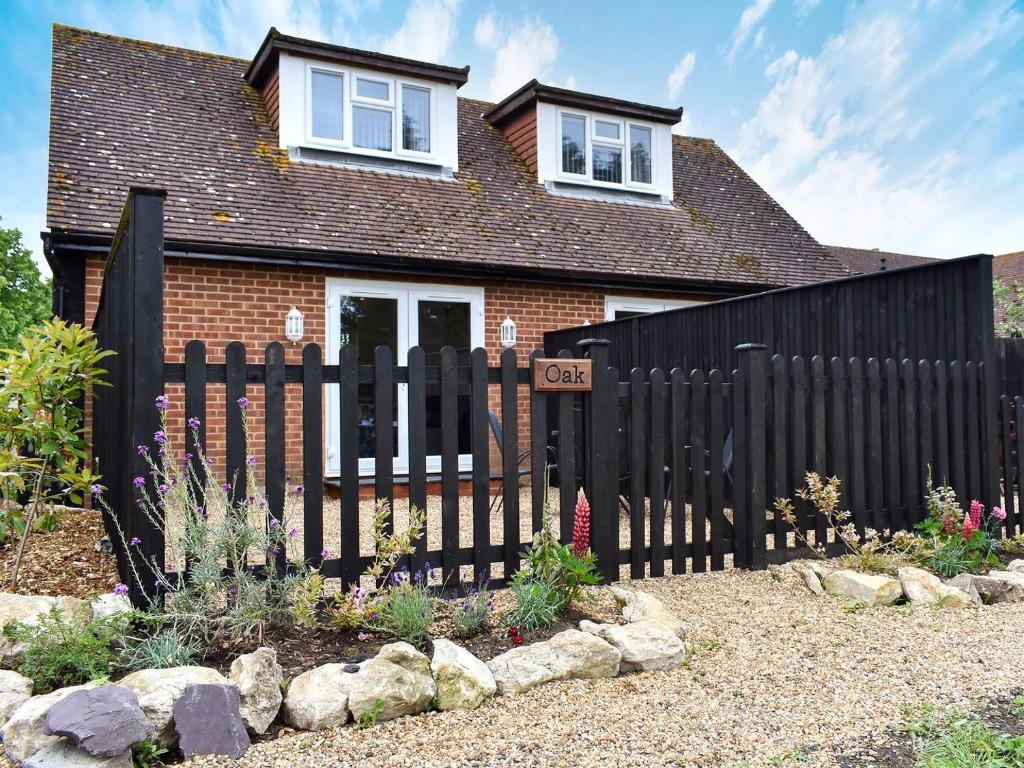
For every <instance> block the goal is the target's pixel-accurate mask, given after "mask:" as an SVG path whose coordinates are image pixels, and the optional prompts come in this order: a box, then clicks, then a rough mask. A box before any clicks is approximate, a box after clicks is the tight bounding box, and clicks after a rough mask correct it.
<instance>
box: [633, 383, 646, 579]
mask: <svg viewBox="0 0 1024 768" xmlns="http://www.w3.org/2000/svg"><path fill="white" fill-rule="evenodd" d="M629 406H630V411H629V575H630V578H633V579H642V578H643V577H644V561H645V560H646V558H645V557H644V535H645V533H646V527H645V523H646V519H645V518H646V517H647V511H646V506H647V504H646V498H647V494H646V492H645V485H646V483H645V480H646V477H645V473H646V470H645V466H646V462H645V459H646V456H645V454H646V447H647V429H646V427H647V423H646V422H647V384H646V382H645V381H644V372H643V371H642V370H640V369H639V368H634V369H633V370H632V372H631V373H630V374H629Z"/></svg>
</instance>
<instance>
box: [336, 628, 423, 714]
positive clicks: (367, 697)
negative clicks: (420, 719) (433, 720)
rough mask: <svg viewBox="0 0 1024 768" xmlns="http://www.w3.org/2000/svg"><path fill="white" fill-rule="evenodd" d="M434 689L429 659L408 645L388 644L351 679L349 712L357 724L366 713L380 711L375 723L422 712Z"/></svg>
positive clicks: (362, 665) (365, 662)
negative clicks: (380, 705)
mask: <svg viewBox="0 0 1024 768" xmlns="http://www.w3.org/2000/svg"><path fill="white" fill-rule="evenodd" d="M435 693H437V686H436V685H435V684H434V678H433V676H432V675H431V674H430V659H428V658H427V657H426V656H424V655H423V654H422V653H420V652H419V651H417V650H416V649H415V648H414V647H413V646H411V645H410V644H409V643H389V644H388V645H385V646H382V647H381V649H380V651H379V652H378V653H377V655H376V656H375V657H374V658H372V659H370V660H369V661H364V662H363V663H362V664H361V665H360V667H359V671H358V672H356V673H355V674H354V675H352V685H351V687H350V688H349V694H348V708H349V709H350V710H352V717H353V719H355V721H356V722H359V718H361V717H362V716H363V715H364V714H365V713H367V712H374V711H376V710H377V708H378V706H379V704H380V702H383V709H382V710H380V712H379V715H378V717H377V721H378V722H383V721H385V720H393V719H394V718H396V717H402V716H403V715H415V714H417V713H419V712H425V711H426V709H427V707H429V706H430V701H431V699H433V698H434V694H435Z"/></svg>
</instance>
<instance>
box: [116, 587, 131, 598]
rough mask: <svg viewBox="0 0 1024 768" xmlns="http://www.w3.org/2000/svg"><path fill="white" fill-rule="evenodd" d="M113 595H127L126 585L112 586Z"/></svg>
mask: <svg viewBox="0 0 1024 768" xmlns="http://www.w3.org/2000/svg"><path fill="white" fill-rule="evenodd" d="M114 594H115V595H117V596H118V597H124V596H125V595H127V594H128V585H127V584H115V585H114Z"/></svg>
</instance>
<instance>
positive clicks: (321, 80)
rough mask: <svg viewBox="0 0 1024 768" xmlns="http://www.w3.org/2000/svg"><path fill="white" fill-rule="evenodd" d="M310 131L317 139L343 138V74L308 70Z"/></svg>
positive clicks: (338, 139) (334, 139)
mask: <svg viewBox="0 0 1024 768" xmlns="http://www.w3.org/2000/svg"><path fill="white" fill-rule="evenodd" d="M309 82H310V86H309V88H310V92H309V103H310V113H311V118H310V120H311V123H312V126H311V133H312V134H313V136H314V137H316V138H318V139H326V140H327V141H344V139H345V76H344V75H342V74H341V73H338V72H325V71H323V70H320V69H314V70H312V71H311V72H310V79H309Z"/></svg>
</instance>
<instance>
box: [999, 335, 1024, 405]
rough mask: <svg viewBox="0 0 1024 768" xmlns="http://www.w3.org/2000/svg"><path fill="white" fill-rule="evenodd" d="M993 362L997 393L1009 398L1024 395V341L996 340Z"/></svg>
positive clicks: (1011, 339) (1018, 339) (1017, 339)
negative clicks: (995, 370)
mask: <svg viewBox="0 0 1024 768" xmlns="http://www.w3.org/2000/svg"><path fill="white" fill-rule="evenodd" d="M995 361H996V368H997V370H998V374H997V375H996V381H997V389H998V391H999V392H1003V393H1005V394H1007V395H1009V396H1010V397H1011V398H1012V397H1015V396H1017V395H1024V339H1021V338H1016V337H1014V338H1005V337H1001V338H997V339H996V347H995Z"/></svg>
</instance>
